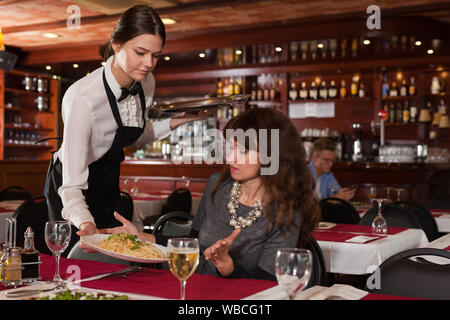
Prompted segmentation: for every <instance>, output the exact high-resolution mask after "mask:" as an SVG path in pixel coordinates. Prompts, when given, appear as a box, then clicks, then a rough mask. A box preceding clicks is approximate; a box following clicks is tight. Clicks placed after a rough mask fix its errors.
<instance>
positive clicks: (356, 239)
mask: <svg viewBox="0 0 450 320" xmlns="http://www.w3.org/2000/svg"><path fill="white" fill-rule="evenodd" d="M381 238H385V237H384V236H366V235H360V236H356V237H353V238H350V239H347V240H345V242H353V243H367V242H370V241H374V240H377V239H381Z"/></svg>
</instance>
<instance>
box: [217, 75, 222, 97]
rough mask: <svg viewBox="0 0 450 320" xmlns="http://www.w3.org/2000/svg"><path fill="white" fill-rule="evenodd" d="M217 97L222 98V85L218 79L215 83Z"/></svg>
mask: <svg viewBox="0 0 450 320" xmlns="http://www.w3.org/2000/svg"><path fill="white" fill-rule="evenodd" d="M217 96H218V97H222V96H223V84H222V80H220V79H219V81H218V82H217Z"/></svg>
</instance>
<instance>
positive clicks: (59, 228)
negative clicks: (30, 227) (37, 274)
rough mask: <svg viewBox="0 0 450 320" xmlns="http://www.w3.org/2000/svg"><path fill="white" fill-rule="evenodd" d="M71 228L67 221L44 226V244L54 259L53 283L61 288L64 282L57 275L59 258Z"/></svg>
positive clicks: (65, 246)
mask: <svg viewBox="0 0 450 320" xmlns="http://www.w3.org/2000/svg"><path fill="white" fill-rule="evenodd" d="M71 233H72V231H71V227H70V224H69V222H68V221H48V222H47V223H46V224H45V243H46V244H47V247H48V248H49V249H50V251H51V252H53V254H54V255H55V257H56V268H55V275H54V277H53V280H52V281H53V282H56V283H57V284H58V287H62V286H63V284H64V280H63V279H61V277H60V275H59V258H60V256H61V253H63V252H64V250H66V249H67V246H68V245H69V242H70V236H71Z"/></svg>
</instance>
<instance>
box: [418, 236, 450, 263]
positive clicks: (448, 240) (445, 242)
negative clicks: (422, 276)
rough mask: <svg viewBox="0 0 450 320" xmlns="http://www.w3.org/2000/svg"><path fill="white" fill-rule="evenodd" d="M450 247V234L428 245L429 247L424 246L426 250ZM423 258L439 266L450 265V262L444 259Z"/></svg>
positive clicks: (434, 257)
mask: <svg viewBox="0 0 450 320" xmlns="http://www.w3.org/2000/svg"><path fill="white" fill-rule="evenodd" d="M449 246H450V233H449V234H446V235H445V236H442V237H440V238H438V239H436V240H434V241H432V242H430V243H428V244H427V245H425V246H424V248H435V249H445V248H447V247H449ZM421 257H422V258H425V259H427V260H428V261H431V262H434V263H438V264H448V263H450V260H449V259H447V258H444V257H436V256H421Z"/></svg>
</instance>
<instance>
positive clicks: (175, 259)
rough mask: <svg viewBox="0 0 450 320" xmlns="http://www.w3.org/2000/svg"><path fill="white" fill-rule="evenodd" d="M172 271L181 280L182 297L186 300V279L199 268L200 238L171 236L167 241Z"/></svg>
mask: <svg viewBox="0 0 450 320" xmlns="http://www.w3.org/2000/svg"><path fill="white" fill-rule="evenodd" d="M167 257H168V260H169V261H168V262H169V268H170V271H171V272H172V273H173V274H174V275H175V277H177V278H178V280H180V287H181V294H180V299H181V300H185V292H186V280H187V279H188V278H189V277H190V276H191V275H192V274H193V273H194V271H195V269H197V266H198V261H199V257H200V250H199V246H198V239H196V238H171V239H169V241H168V242H167Z"/></svg>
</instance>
